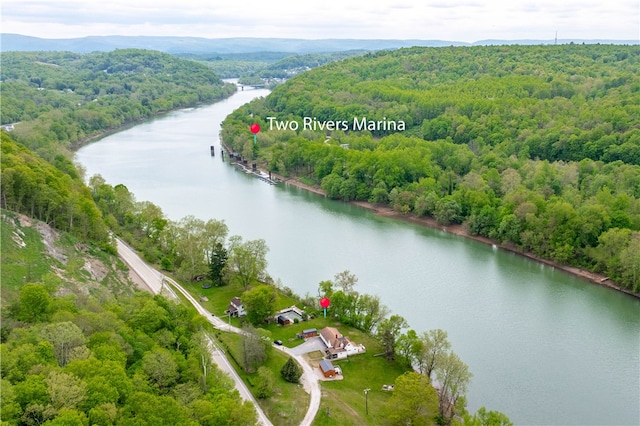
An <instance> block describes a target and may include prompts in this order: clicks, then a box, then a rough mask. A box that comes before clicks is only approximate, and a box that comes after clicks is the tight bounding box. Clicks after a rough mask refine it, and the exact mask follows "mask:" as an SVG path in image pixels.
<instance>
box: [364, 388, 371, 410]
mask: <svg viewBox="0 0 640 426" xmlns="http://www.w3.org/2000/svg"><path fill="white" fill-rule="evenodd" d="M370 390H371V389H369V388H366V389H365V390H364V410H365V413H366V414H367V416H368V415H369V391H370Z"/></svg>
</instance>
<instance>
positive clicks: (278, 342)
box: [273, 340, 282, 346]
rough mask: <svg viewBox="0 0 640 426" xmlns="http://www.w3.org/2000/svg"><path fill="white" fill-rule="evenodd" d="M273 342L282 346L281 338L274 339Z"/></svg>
mask: <svg viewBox="0 0 640 426" xmlns="http://www.w3.org/2000/svg"><path fill="white" fill-rule="evenodd" d="M273 343H275V344H276V345H278V346H282V340H274V341H273Z"/></svg>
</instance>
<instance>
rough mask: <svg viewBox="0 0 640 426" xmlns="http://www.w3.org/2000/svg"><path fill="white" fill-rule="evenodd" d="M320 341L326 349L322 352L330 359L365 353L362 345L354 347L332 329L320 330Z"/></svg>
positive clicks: (353, 344)
mask: <svg viewBox="0 0 640 426" xmlns="http://www.w3.org/2000/svg"><path fill="white" fill-rule="evenodd" d="M320 339H321V340H322V342H323V343H324V344H325V346H326V347H327V349H325V351H324V352H325V354H326V355H327V358H330V359H344V358H346V357H348V356H351V355H356V354H360V353H363V352H365V351H366V349H365V347H364V346H363V345H356V344H355V343H353V342H352V341H351V340H349V338H348V337H345V336H343V335H342V334H340V332H339V331H338V329H336V328H334V327H325V328H323V329H322V330H320Z"/></svg>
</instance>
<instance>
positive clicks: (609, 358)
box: [76, 90, 640, 425]
mask: <svg viewBox="0 0 640 426" xmlns="http://www.w3.org/2000/svg"><path fill="white" fill-rule="evenodd" d="M267 94H268V91H266V90H251V91H244V92H238V93H237V94H236V95H234V96H233V97H231V98H229V99H227V100H225V101H222V102H219V103H217V104H214V105H210V106H204V107H200V108H195V109H186V110H181V111H176V112H172V113H169V114H167V115H166V116H164V117H162V118H158V119H155V120H152V121H149V122H145V123H143V124H140V125H138V126H135V127H133V128H130V129H127V130H124V131H122V132H119V133H117V134H114V135H111V136H109V137H106V138H104V139H102V140H100V141H98V142H95V143H93V144H91V145H88V146H86V147H84V148H82V149H81V150H80V151H79V152H78V153H77V157H76V159H77V161H78V162H79V163H80V164H82V165H83V166H84V167H85V168H86V170H87V176H91V175H93V174H98V173H99V174H101V175H102V176H103V177H104V178H105V179H106V180H107V182H108V183H110V184H111V185H116V184H119V183H122V184H124V185H126V186H127V187H128V188H129V190H130V191H132V192H133V193H134V194H135V195H136V199H137V200H138V201H144V200H148V201H151V202H153V203H155V204H157V205H159V206H160V207H161V208H162V209H163V211H164V212H165V214H166V215H167V216H168V217H169V218H170V219H172V220H179V219H180V218H182V217H184V216H186V215H195V216H196V217H199V218H202V219H204V220H207V219H210V218H215V219H223V220H224V221H225V222H226V223H227V225H228V226H229V228H230V232H231V234H238V235H241V236H243V238H245V239H257V238H264V239H265V240H266V241H267V244H268V246H269V248H270V252H269V255H268V260H269V268H268V270H269V273H270V275H271V276H272V277H274V278H276V279H278V278H279V279H281V280H282V283H283V285H285V286H288V287H290V288H292V289H293V290H294V291H295V292H297V293H299V294H302V295H304V294H305V293H307V292H308V293H310V294H316V293H317V286H318V283H319V282H320V281H322V280H325V279H331V278H332V277H333V276H334V274H335V273H337V272H340V271H343V270H345V269H349V270H350V271H351V272H353V273H355V274H356V275H357V276H358V278H359V282H358V284H357V286H356V290H358V291H359V292H361V293H369V294H375V295H379V296H380V298H381V300H382V302H383V303H384V304H386V305H387V306H388V307H389V308H390V309H391V311H392V312H393V313H397V314H400V315H402V316H404V317H405V318H406V319H407V321H408V322H409V324H410V325H411V328H413V329H415V330H416V331H418V332H422V331H425V330H429V329H433V328H441V329H444V330H446V331H447V332H448V334H449V339H450V341H451V342H452V346H453V350H454V351H455V352H456V353H457V354H458V355H459V356H460V358H461V359H462V360H463V361H464V362H466V363H467V364H468V365H469V368H470V370H471V371H472V372H473V374H474V377H473V379H472V383H471V387H470V390H469V392H468V402H469V409H470V410H473V411H475V410H476V409H478V408H479V407H480V406H482V405H484V406H486V407H487V408H489V409H495V410H499V411H502V412H504V413H505V414H507V415H508V416H509V417H510V418H511V420H512V421H514V422H515V423H516V424H528V425H533V424H536V425H556V424H563V425H569V424H575V425H578V424H579V425H591V424H598V425H613V424H633V425H638V424H640V359H639V358H640V334H639V330H640V301H638V300H637V299H633V298H631V297H629V296H626V295H623V294H619V293H616V292H614V291H610V290H607V289H604V288H600V287H598V286H596V285H593V284H590V283H588V282H584V281H581V280H579V279H577V278H574V277H572V276H569V275H567V274H565V273H563V272H561V271H557V270H554V269H552V268H549V267H545V266H542V265H540V264H537V263H534V262H532V261H529V260H526V259H523V258H521V257H518V256H515V255H513V254H510V253H505V252H502V251H499V250H494V249H492V247H490V246H486V245H483V244H480V243H477V242H473V241H469V240H466V239H464V238H461V237H456V236H453V235H449V234H446V233H444V232H441V231H438V230H433V229H428V228H424V227H420V226H418V225H414V224H409V223H404V222H400V221H394V220H392V219H386V218H381V217H378V216H376V215H375V214H373V213H371V212H368V211H365V210H363V209H359V208H357V207H354V206H351V205H348V204H344V203H340V202H336V201H331V200H327V199H325V198H323V197H321V196H317V195H315V194H310V193H307V192H304V191H302V190H299V189H296V188H293V187H289V186H270V185H268V184H266V183H264V182H261V181H259V180H257V179H254V178H251V177H249V176H247V175H245V174H244V173H241V172H239V171H238V170H236V169H235V168H234V167H231V166H230V165H229V164H228V163H225V162H222V161H221V157H220V154H219V153H220V144H219V140H218V132H219V130H220V122H221V121H222V120H223V119H224V118H225V117H226V115H227V114H229V113H230V112H231V111H233V110H234V109H235V108H237V107H238V106H240V105H242V104H244V103H246V102H248V101H249V100H251V99H252V98H254V97H257V96H266V95H267ZM247 133H248V135H247V137H248V138H250V137H251V134H250V133H249V132H247ZM258 137H260V135H258ZM210 145H215V147H216V154H217V155H216V156H215V157H211V156H210V155H209V146H210Z"/></svg>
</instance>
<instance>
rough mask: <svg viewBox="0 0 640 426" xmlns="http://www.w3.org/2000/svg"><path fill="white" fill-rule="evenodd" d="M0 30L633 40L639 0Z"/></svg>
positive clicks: (111, 11)
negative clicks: (556, 37)
mask: <svg viewBox="0 0 640 426" xmlns="http://www.w3.org/2000/svg"><path fill="white" fill-rule="evenodd" d="M0 24H1V26H0V31H2V32H3V33H16V34H23V35H29V36H35V37H42V38H76V37H84V36H90V35H131V36H177V37H204V38H227V37H278V38H302V39H325V38H356V39H419V40H447V41H461V42H474V41H479V40H486V39H500V40H525V39H529V40H531V39H534V40H552V39H554V38H555V36H556V32H557V34H558V39H589V40H594V39H607V40H639V39H640V0H607V1H602V0H597V1H596V0H582V1H576V0H537V1H531V0H524V1H521V0H386V1H380V0H351V1H349V0H322V1H318V0H297V1H289V0H284V1H283V0H274V1H265V0H227V1H216V0H179V1H178V0H170V1H169V0H101V1H95V0H56V1H52V0H2V2H1V5H0Z"/></svg>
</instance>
